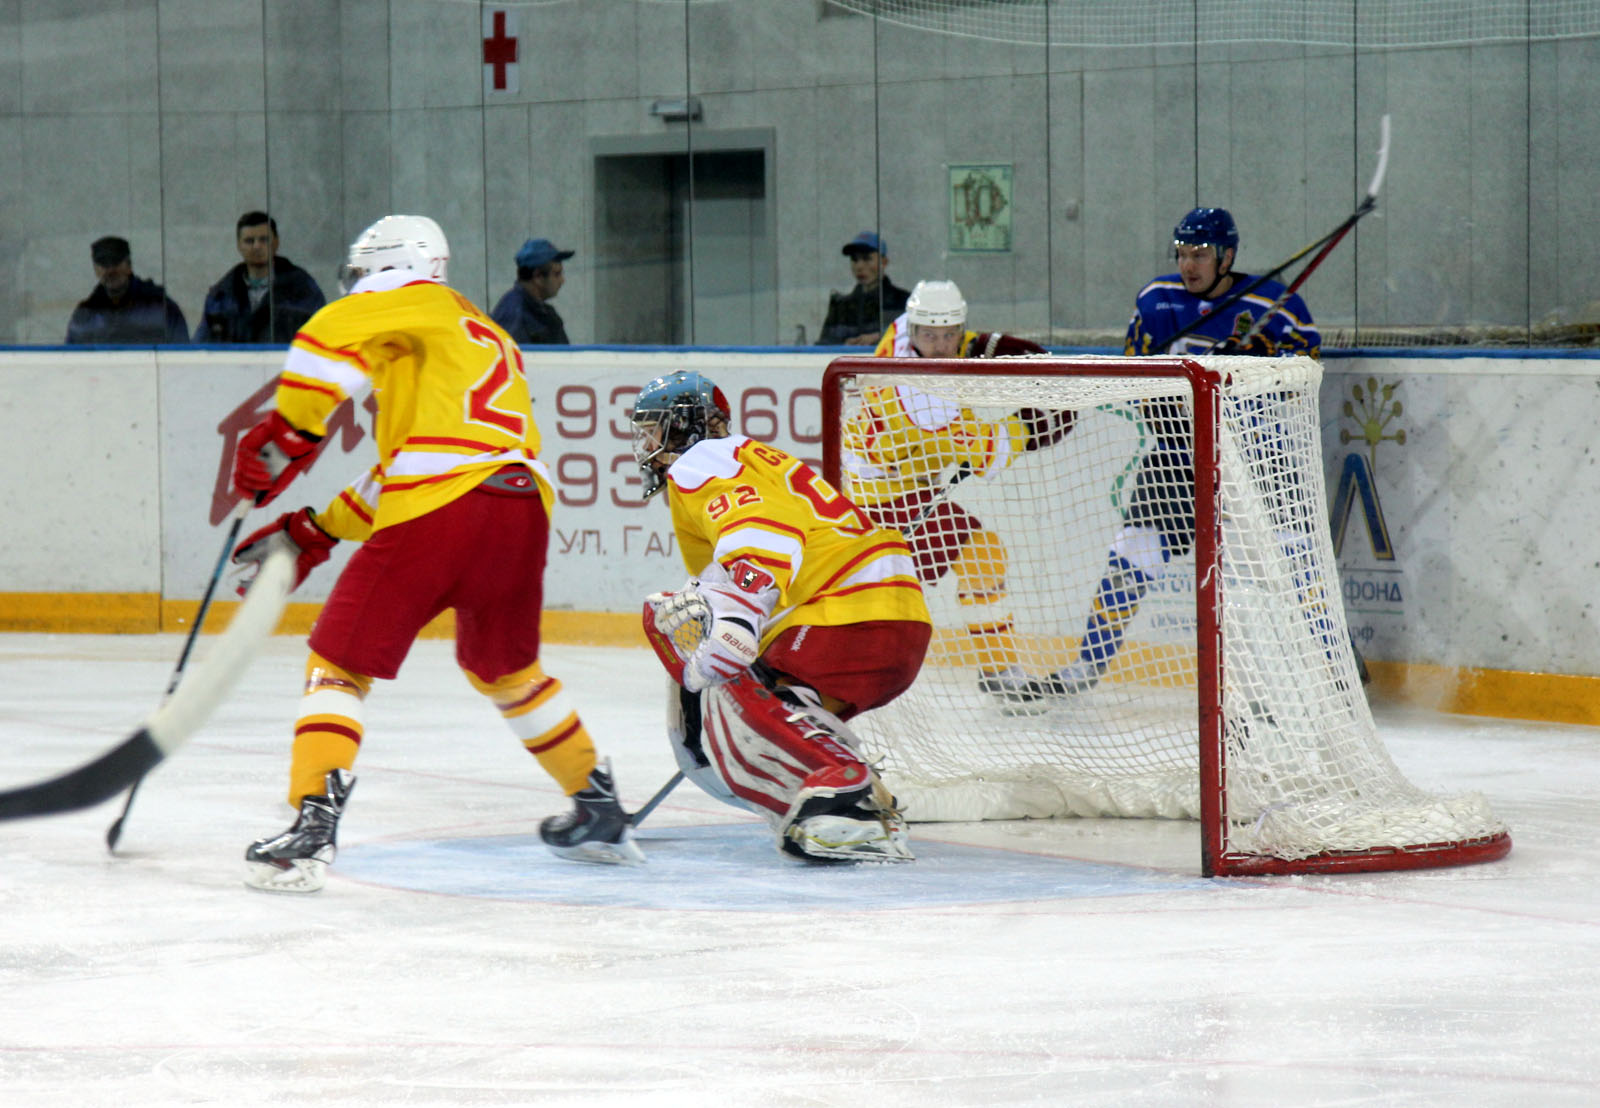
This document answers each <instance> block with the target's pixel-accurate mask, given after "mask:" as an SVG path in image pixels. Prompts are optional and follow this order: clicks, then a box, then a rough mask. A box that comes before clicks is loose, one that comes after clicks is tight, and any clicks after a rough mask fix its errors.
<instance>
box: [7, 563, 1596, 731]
mask: <svg viewBox="0 0 1600 1108" xmlns="http://www.w3.org/2000/svg"><path fill="white" fill-rule="evenodd" d="M238 606H239V604H238V601H231V600H219V601H217V602H216V603H214V604H213V605H212V610H211V612H210V613H209V614H208V615H207V616H206V627H205V632H204V633H205V634H214V633H215V632H218V631H221V630H222V629H223V628H225V627H226V626H227V625H228V620H229V619H231V618H232V617H233V613H234V611H235V610H236V609H237V608H238ZM198 608H199V603H198V602H196V601H192V600H189V601H175V600H162V599H161V597H160V596H159V595H158V594H156V593H121V592H110V593H25V592H7V593H0V631H39V632H49V633H56V634H132V635H145V634H155V633H157V632H179V633H182V632H187V631H188V630H189V626H190V621H192V620H193V619H194V615H195V612H196V611H197V610H198ZM321 610H322V605H321V604H317V603H300V604H290V605H289V607H288V608H287V609H285V611H284V614H283V619H282V620H281V621H280V622H279V624H278V629H277V631H278V634H280V635H306V634H309V633H310V631H311V625H312V624H313V623H314V622H315V621H316V618H317V613H318V612H319V611H321ZM454 633H455V617H454V616H453V614H452V613H450V612H446V613H444V614H443V615H441V616H440V617H439V618H438V619H436V620H434V621H433V622H432V623H430V624H428V626H427V627H426V628H424V629H423V632H422V634H423V637H425V638H449V637H450V636H451V635H453V634H454ZM542 634H543V636H544V638H545V639H546V640H547V641H549V642H557V643H569V644H574V645H582V646H632V647H644V646H646V643H645V638H644V632H643V630H642V628H641V627H640V623H639V616H638V615H635V614H632V613H622V612H571V611H547V612H545V613H544V622H543V627H542ZM1367 667H1368V669H1369V670H1371V672H1372V686H1371V688H1370V689H1369V690H1368V692H1369V694H1370V695H1371V697H1372V700H1373V702H1374V703H1378V704H1398V705H1406V706H1409V707H1417V708H1426V709H1429V710H1431V711H1438V712H1453V713H1458V714H1460V715H1469V716H1494V717H1497V718H1501V719H1531V720H1546V721H1549V722H1551V723H1579V724H1586V725H1588V726H1591V727H1600V677H1589V676H1581V675H1569V674H1560V673H1523V672H1518V671H1516V670H1505V669H1476V668H1472V667H1457V666H1438V665H1428V664H1424V663H1417V662H1384V661H1378V660H1375V659H1371V658H1369V659H1367Z"/></svg>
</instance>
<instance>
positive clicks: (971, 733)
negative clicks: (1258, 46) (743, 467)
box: [823, 357, 1511, 875]
mask: <svg viewBox="0 0 1600 1108" xmlns="http://www.w3.org/2000/svg"><path fill="white" fill-rule="evenodd" d="M1320 380H1321V368H1320V366H1319V365H1318V364H1317V363H1316V362H1314V361H1311V360H1309V359H1304V358H1275V359H1261V358H1239V357H1233V358H1224V357H1207V358H1195V359H1183V358H1156V359H1152V358H1145V359H1132V358H1092V357H1083V358H1073V359H1070V360H1067V359H1055V358H1048V359H1046V358H1026V359H997V360H992V361H974V360H964V361H922V360H914V361H908V360H896V359H858V358H845V359H839V360H837V361H835V362H834V363H833V364H832V365H831V366H830V367H829V369H828V371H827V374H826V376H825V378H824V386H823V413H824V431H823V434H824V466H825V469H826V471H827V475H828V477H829V479H830V480H832V481H834V482H835V484H836V485H837V486H838V487H839V488H840V489H841V490H842V491H844V492H845V494H846V495H848V496H850V497H851V498H852V499H853V500H855V501H856V503H857V504H859V505H860V506H861V507H862V508H863V509H865V510H866V511H867V512H868V513H869V514H870V515H873V516H875V517H876V518H878V520H879V521H880V522H887V523H890V524H891V525H893V526H896V527H898V528H899V529H901V530H902V531H904V532H905V533H906V534H907V537H908V538H909V539H911V543H912V548H913V551H914V552H915V553H916V554H917V556H918V561H919V571H920V573H921V575H922V577H923V579H924V584H925V586H926V588H925V592H926V595H927V600H928V607H929V609H930V611H931V612H932V614H933V619H934V638H933V643H932V645H931V647H930V649H929V654H928V657H927V661H926V663H925V665H924V667H923V670H922V673H921V675H920V676H919V678H918V680H917V682H916V684H915V685H914V686H913V687H912V688H911V689H910V690H909V691H908V692H907V693H906V694H905V695H903V696H902V697H900V698H899V699H898V700H897V701H895V702H894V703H893V704H890V705H888V706H887V707H885V708H883V709H880V710H878V711H874V712H869V713H867V714H865V715H864V716H862V717H859V718H858V719H857V720H856V721H855V723H854V724H853V726H854V727H855V729H856V730H857V732H858V734H860V736H861V737H862V740H863V742H864V743H865V744H866V746H867V752H868V754H869V755H870V757H871V758H872V759H873V760H874V761H875V763H876V764H878V765H879V766H880V768H881V770H882V771H883V773H884V776H885V779H886V780H887V781H888V783H889V784H890V786H891V787H892V788H893V790H894V792H895V794H896V795H897V796H898V797H899V798H900V800H901V802H902V804H903V805H904V808H905V812H906V815H907V817H908V818H910V819H912V820H918V821H939V820H979V819H1018V818H1023V817H1057V816H1098V817H1105V816H1126V817H1161V818H1176V819H1197V820H1199V821H1200V824H1201V838H1202V851H1201V854H1202V859H1201V861H1202V870H1203V871H1204V872H1205V873H1206V874H1208V875H1212V874H1217V875H1223V874H1248V873H1312V872H1329V871H1337V870H1377V869H1405V868H1415V867H1422V866H1437V865H1453V864H1460V863H1466V862H1475V861H1488V860H1491V859H1494V858H1498V857H1501V856H1503V855H1504V854H1505V853H1506V852H1507V851H1508V850H1509V849H1510V846H1511V840H1510V836H1509V833H1508V832H1507V830H1506V828H1505V826H1504V825H1503V824H1502V823H1501V822H1500V821H1499V820H1497V819H1496V818H1495V816H1494V814H1493V813H1492V812H1491V811H1490V809H1489V807H1488V804H1487V803H1486V802H1485V800H1484V799H1483V797H1482V796H1480V795H1478V794H1470V795H1461V796H1440V795H1434V794H1431V793H1428V792H1425V791H1423V790H1421V789H1419V788H1417V787H1416V786H1414V785H1412V784H1411V783H1410V782H1409V781H1407V780H1406V778H1405V777H1404V776H1403V775H1402V774H1401V773H1400V771H1399V769H1398V768H1397V767H1396V766H1395V764H1394V762H1393V760H1392V759H1391V758H1390V756H1389V754H1388V752H1387V750H1386V749H1385V747H1384V745H1383V743H1382V741H1381V740H1380V739H1379V737H1378V734H1377V731H1376V728H1375V727H1374V724H1373V720H1372V716H1371V713H1370V711H1369V710H1368V706H1367V702H1366V698H1365V695H1364V694H1363V691H1362V688H1361V684H1360V680H1359V678H1358V675H1357V672H1356V668H1355V660H1354V656H1353V654H1352V652H1351V649H1350V643H1349V638H1348V632H1347V629H1346V624H1345V619H1344V612H1343V609H1342V606H1341V603H1340V591H1339V588H1338V581H1337V577H1336V567H1335V562H1334V555H1333V549H1332V542H1331V539H1330V537H1329V532H1328V520H1327V509H1326V496H1325V492H1324V481H1323V471H1322V449H1321V440H1320V424H1319V419H1318V406H1317V390H1318V385H1319V382H1320ZM1066 411H1070V412H1072V413H1074V417H1073V422H1072V425H1071V428H1070V430H1069V431H1067V432H1066V433H1065V434H1061V433H1060V432H1061V429H1062V422H1063V421H1062V420H1061V418H1060V416H1059V415H1058V414H1057V413H1061V412H1066ZM1019 413H1020V415H1021V418H1019ZM1052 430H1053V431H1054V434H1052V433H1050V432H1051V431H1052ZM1179 437H1181V438H1182V439H1183V441H1182V442H1181V443H1178V442H1176V441H1175V440H1176V439H1177V438H1179ZM1030 447H1032V449H1030ZM1175 448H1181V450H1182V451H1183V452H1185V453H1186V454H1189V455H1192V457H1193V459H1194V463H1195V464H1194V466H1193V478H1192V481H1191V480H1189V479H1188V477H1187V473H1186V472H1185V473H1184V479H1183V480H1180V481H1176V482H1175V481H1174V480H1173V479H1172V477H1171V473H1172V470H1171V465H1172V462H1171V458H1172V455H1173V451H1174V449H1175ZM1152 454H1159V455H1162V456H1163V457H1164V458H1165V459H1166V465H1167V467H1168V468H1167V469H1166V470H1165V471H1160V470H1159V469H1158V472H1157V473H1155V474H1154V475H1152V474H1151V473H1148V472H1145V471H1146V470H1148V469H1149V468H1150V467H1149V464H1148V463H1146V462H1145V459H1147V458H1149V457H1150V456H1151V455H1152ZM962 461H965V462H966V463H967V464H966V466H965V471H964V470H963V467H962V465H961V462H962ZM1142 463H1143V464H1142ZM1163 472H1164V473H1165V477H1164V478H1162V479H1157V480H1152V476H1155V477H1157V478H1161V477H1162V473H1163ZM1141 489H1142V491H1140V490H1141ZM1130 524H1134V526H1130ZM1157 534H1159V535H1160V536H1161V537H1160V538H1159V539H1157V538H1155V537H1154V536H1156V535H1157ZM1135 570H1137V571H1138V572H1137V574H1135V573H1134V571H1135ZM1132 582H1136V583H1137V586H1138V587H1137V588H1135V587H1134V586H1133V584H1132ZM1097 621H1098V622H1097ZM1118 621H1120V622H1118ZM1108 628H1109V629H1110V633H1108ZM1111 639H1115V642H1114V643H1113V644H1112V646H1111V647H1107V646H1106V645H1105V642H1106V641H1109V640H1111ZM1102 640H1104V641H1102ZM1091 643H1094V644H1098V645H1096V646H1095V649H1094V651H1091V650H1090V644H1091ZM1085 657H1088V658H1090V660H1091V661H1094V662H1098V663H1099V664H1098V665H1097V666H1094V667H1093V671H1092V677H1091V681H1090V682H1089V683H1075V682H1073V681H1070V680H1064V679H1063V678H1062V677H1060V676H1057V677H1056V678H1055V679H1054V680H1052V675H1061V674H1066V675H1069V676H1070V675H1074V674H1077V675H1079V676H1081V674H1082V672H1083V669H1084V659H1085Z"/></svg>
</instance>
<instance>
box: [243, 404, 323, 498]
mask: <svg viewBox="0 0 1600 1108" xmlns="http://www.w3.org/2000/svg"><path fill="white" fill-rule="evenodd" d="M321 441H322V439H321V437H320V436H318V435H313V434H312V433H311V432H309V431H297V430H295V428H294V427H292V426H291V425H290V423H289V421H288V420H286V419H284V418H283V416H282V415H280V414H279V413H278V412H273V413H271V414H270V415H268V416H267V418H266V419H263V420H262V421H261V422H260V423H258V424H256V425H255V426H254V427H252V428H250V430H249V431H247V432H245V436H244V438H242V439H240V440H239V448H238V449H237V450H236V451H234V455H233V484H234V487H236V488H237V489H238V490H239V491H240V492H242V493H245V494H247V495H254V496H255V498H256V506H257V507H261V506H263V505H266V504H270V503H272V501H273V500H274V499H276V498H277V495H278V494H279V493H280V492H282V491H283V490H284V489H286V488H288V487H289V483H290V482H291V481H293V480H294V479H295V478H296V477H298V476H300V474H301V472H302V471H303V470H305V468H306V467H307V466H309V465H310V464H311V463H312V462H313V461H315V460H316V456H317V444H318V443H320V442H321Z"/></svg>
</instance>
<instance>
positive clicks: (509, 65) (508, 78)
mask: <svg viewBox="0 0 1600 1108" xmlns="http://www.w3.org/2000/svg"><path fill="white" fill-rule="evenodd" d="M516 91H517V17H516V12H514V11H512V10H511V9H509V8H484V9H483V92H484V95H485V96H487V95H489V94H490V93H493V92H516Z"/></svg>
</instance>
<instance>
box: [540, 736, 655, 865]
mask: <svg viewBox="0 0 1600 1108" xmlns="http://www.w3.org/2000/svg"><path fill="white" fill-rule="evenodd" d="M539 837H540V838H541V839H543V840H544V845H545V846H548V847H549V848H550V849H551V851H553V852H554V853H556V854H558V855H560V856H561V857H563V858H571V859H572V860H573V861H575V862H596V863H599V864H601V865H613V866H618V865H620V866H637V865H643V864H644V851H642V850H640V849H639V844H638V843H636V842H634V841H633V821H632V819H631V817H629V815H628V813H627V812H625V811H623V810H622V805H621V804H620V803H618V801H617V786H616V783H615V782H614V781H613V780H612V778H611V763H610V761H607V762H606V763H605V765H604V766H596V767H595V769H594V772H593V773H591V774H589V787H588V788H587V789H580V790H579V791H577V792H575V793H573V794H572V811H570V812H565V813H563V814H562V815H559V816H550V817H548V818H546V819H545V821H544V822H543V823H541V824H539Z"/></svg>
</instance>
